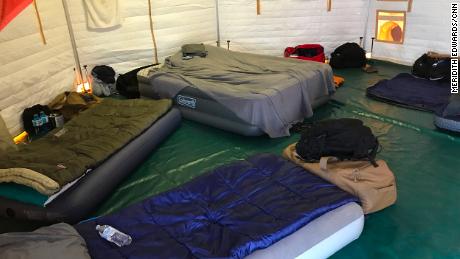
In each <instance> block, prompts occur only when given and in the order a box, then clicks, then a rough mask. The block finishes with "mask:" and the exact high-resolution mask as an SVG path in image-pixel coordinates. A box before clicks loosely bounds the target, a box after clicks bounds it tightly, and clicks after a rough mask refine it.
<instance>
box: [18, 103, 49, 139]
mask: <svg viewBox="0 0 460 259" xmlns="http://www.w3.org/2000/svg"><path fill="white" fill-rule="evenodd" d="M42 111H43V112H44V113H45V114H46V115H48V116H49V115H50V114H51V110H50V108H48V106H45V105H40V104H37V105H34V106H32V107H29V108H26V109H25V110H24V112H23V113H22V123H23V127H24V130H25V131H27V133H29V135H31V136H35V135H36V132H35V128H34V125H33V124H32V120H33V118H34V115H35V114H38V115H40V112H42ZM44 126H46V127H48V129H51V128H53V126H52V124H51V121H49V122H48V123H47V124H46V125H44Z"/></svg>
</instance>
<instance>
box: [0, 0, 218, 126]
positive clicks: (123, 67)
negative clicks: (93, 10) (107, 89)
mask: <svg viewBox="0 0 460 259" xmlns="http://www.w3.org/2000/svg"><path fill="white" fill-rule="evenodd" d="M67 1H68V5H69V11H70V16H71V19H72V24H73V27H74V33H75V37H76V43H77V46H78V53H79V56H80V61H81V65H88V66H89V67H90V68H91V67H92V66H94V65H110V66H112V67H113V68H114V69H115V70H116V72H117V73H124V72H127V71H129V70H131V69H134V68H136V67H139V66H142V65H147V64H151V63H153V43H152V39H151V35H150V27H149V17H148V1H147V0H143V1H139V0H138V1H128V0H120V1H119V2H120V5H121V16H122V18H123V23H122V25H121V26H119V27H115V28H111V29H103V30H90V29H88V27H87V24H86V17H85V13H84V5H83V2H82V1H70V0H67ZM152 2H153V4H152V7H153V10H152V11H153V15H154V22H155V29H156V30H155V32H156V36H157V43H158V50H159V56H160V59H159V60H160V61H162V60H163V59H164V58H165V57H166V56H168V55H171V54H172V53H174V52H176V51H178V50H179V48H180V46H181V45H182V44H184V43H187V42H205V43H214V42H215V39H216V19H215V4H214V3H215V2H214V0H202V1H199V3H196V1H192V0H177V1H168V0H155V1H152ZM38 4H39V10H40V13H41V17H42V20H43V25H44V28H45V35H46V38H47V40H48V44H47V45H43V44H42V43H41V42H40V38H39V35H38V33H37V27H36V24H35V16H34V13H33V8H32V6H29V7H28V8H27V9H26V10H24V11H23V12H22V13H21V14H20V15H19V16H18V17H16V18H15V19H14V20H13V21H12V23H11V24H9V25H8V26H7V27H6V28H5V29H4V30H3V31H2V32H1V33H0V49H1V50H2V55H1V56H0V65H1V66H0V110H1V112H0V114H1V116H2V117H3V119H4V121H5V123H6V125H7V127H8V129H9V131H10V133H11V134H12V135H15V134H17V133H19V132H20V131H21V130H22V123H21V114H22V111H23V110H24V108H26V107H29V106H32V105H34V104H37V103H40V104H46V103H48V102H49V101H50V100H51V99H52V98H53V97H54V96H56V95H57V94H59V93H61V92H63V91H69V90H71V89H72V82H73V79H74V73H73V67H74V59H73V54H72V49H71V45H70V41H69V36H68V31H67V27H66V23H65V16H64V11H63V7H62V2H61V0H47V1H38Z"/></svg>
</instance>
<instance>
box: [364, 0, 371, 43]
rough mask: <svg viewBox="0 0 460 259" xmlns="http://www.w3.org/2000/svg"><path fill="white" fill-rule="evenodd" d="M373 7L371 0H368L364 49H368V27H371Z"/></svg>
mask: <svg viewBox="0 0 460 259" xmlns="http://www.w3.org/2000/svg"><path fill="white" fill-rule="evenodd" d="M369 8H371V0H369V1H368V2H367V16H366V24H365V25H364V40H363V49H364V50H366V43H367V36H368V28H369V16H370V12H371V11H370V10H369Z"/></svg>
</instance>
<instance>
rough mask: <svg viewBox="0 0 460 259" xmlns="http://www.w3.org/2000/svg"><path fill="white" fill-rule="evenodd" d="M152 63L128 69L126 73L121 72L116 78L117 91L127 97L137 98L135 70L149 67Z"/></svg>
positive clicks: (137, 86) (137, 88) (137, 84)
mask: <svg viewBox="0 0 460 259" xmlns="http://www.w3.org/2000/svg"><path fill="white" fill-rule="evenodd" d="M151 66H153V65H148V66H143V67H139V68H136V69H134V70H131V71H129V72H128V73H125V74H121V75H119V76H118V78H117V90H118V92H119V93H120V94H121V95H123V96H125V97H126V98H128V99H135V98H139V97H140V96H141V94H140V93H139V82H138V81H137V72H139V71H140V70H142V69H144V68H147V67H151Z"/></svg>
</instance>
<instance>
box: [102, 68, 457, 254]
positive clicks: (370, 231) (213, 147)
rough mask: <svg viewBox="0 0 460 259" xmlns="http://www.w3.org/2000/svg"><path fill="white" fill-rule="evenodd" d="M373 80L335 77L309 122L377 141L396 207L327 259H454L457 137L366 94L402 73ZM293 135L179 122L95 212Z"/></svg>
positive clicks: (355, 73)
mask: <svg viewBox="0 0 460 259" xmlns="http://www.w3.org/2000/svg"><path fill="white" fill-rule="evenodd" d="M374 65H375V66H376V68H378V70H379V73H377V74H366V73H364V72H362V71H361V70H360V69H349V70H339V71H335V72H336V74H337V75H341V76H343V77H345V79H346V82H345V85H344V86H343V87H341V88H340V89H339V90H338V91H337V93H336V95H335V97H334V101H331V102H330V103H329V104H327V105H326V106H323V107H321V108H319V109H318V110H317V111H316V112H315V116H314V118H313V120H320V119H326V118H342V117H353V118H358V119H361V120H363V121H364V122H365V124H366V125H368V126H370V127H371V128H372V129H373V131H374V133H375V134H376V135H378V136H379V140H380V143H381V144H382V146H383V150H382V151H381V153H380V154H379V155H378V157H379V158H382V159H385V160H386V161H387V162H388V164H389V166H390V167H391V169H392V170H393V171H394V173H395V175H396V177H397V184H398V201H397V203H396V205H394V206H392V207H390V208H387V209H385V210H383V211H382V212H378V213H375V214H371V215H369V216H368V217H366V223H365V227H364V231H363V234H362V235H361V237H360V238H359V239H358V240H357V241H355V242H353V243H351V244H350V245H348V246H347V247H345V248H344V249H343V250H341V251H340V252H338V253H337V254H336V255H334V256H333V258H353V259H355V258H358V259H359V258H372V259H374V258H417V259H423V258H460V205H459V204H460V203H459V199H460V168H459V163H460V157H459V156H460V137H459V136H455V135H449V134H447V133H444V132H441V131H438V130H436V129H435V127H434V126H433V115H432V114H430V113H425V112H421V111H414V110H409V109H405V108H401V107H396V106H392V105H389V104H386V103H381V102H378V101H375V100H372V99H369V98H367V97H366V96H365V89H366V88H367V87H368V86H370V85H372V84H374V83H375V82H377V81H378V80H380V79H384V78H391V77H393V76H395V75H396V74H398V73H401V72H408V71H409V68H408V67H404V66H399V65H395V64H389V63H383V62H376V63H374ZM298 138H299V135H297V134H295V135H293V136H291V137H288V138H281V139H269V138H268V137H258V138H254V137H242V136H238V135H235V134H231V133H226V132H224V131H221V130H217V129H213V128H210V127H207V126H203V125H200V124H197V123H193V122H190V121H184V122H183V124H182V126H181V128H180V129H179V130H178V131H176V132H175V133H174V134H173V135H172V136H171V137H170V138H169V139H167V140H166V141H165V142H164V143H163V145H162V146H161V147H160V148H159V149H158V150H157V151H156V152H155V153H153V154H152V156H151V157H150V158H149V159H148V160H147V161H146V162H145V163H144V164H143V165H142V166H141V167H140V168H139V169H138V170H137V172H136V173H134V174H133V175H132V176H131V177H130V178H129V179H128V180H127V181H126V182H124V183H123V184H122V185H121V186H120V187H119V188H118V189H117V190H116V191H115V192H114V193H113V195H112V197H111V198H110V199H109V200H107V202H106V203H105V204H104V205H103V206H102V207H101V208H100V209H99V210H98V212H97V213H96V214H97V215H101V214H105V213H109V212H112V211H116V210H118V209H120V208H123V207H125V206H127V205H129V204H132V203H135V202H137V201H140V200H143V199H145V198H148V197H149V196H152V195H154V194H157V193H159V192H162V191H165V190H168V189H170V188H172V187H175V186H177V185H179V184H181V183H184V182H186V181H188V180H190V179H192V178H193V177H195V176H197V175H199V174H200V173H203V172H206V171H207V170H210V169H212V168H214V167H216V166H219V165H222V164H225V163H228V162H230V161H233V160H235V159H243V158H245V157H247V156H249V155H251V154H254V153H259V152H271V153H275V154H281V151H282V150H283V149H284V148H285V147H286V146H287V145H288V144H290V143H292V142H295V141H296V140H297V139H298Z"/></svg>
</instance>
